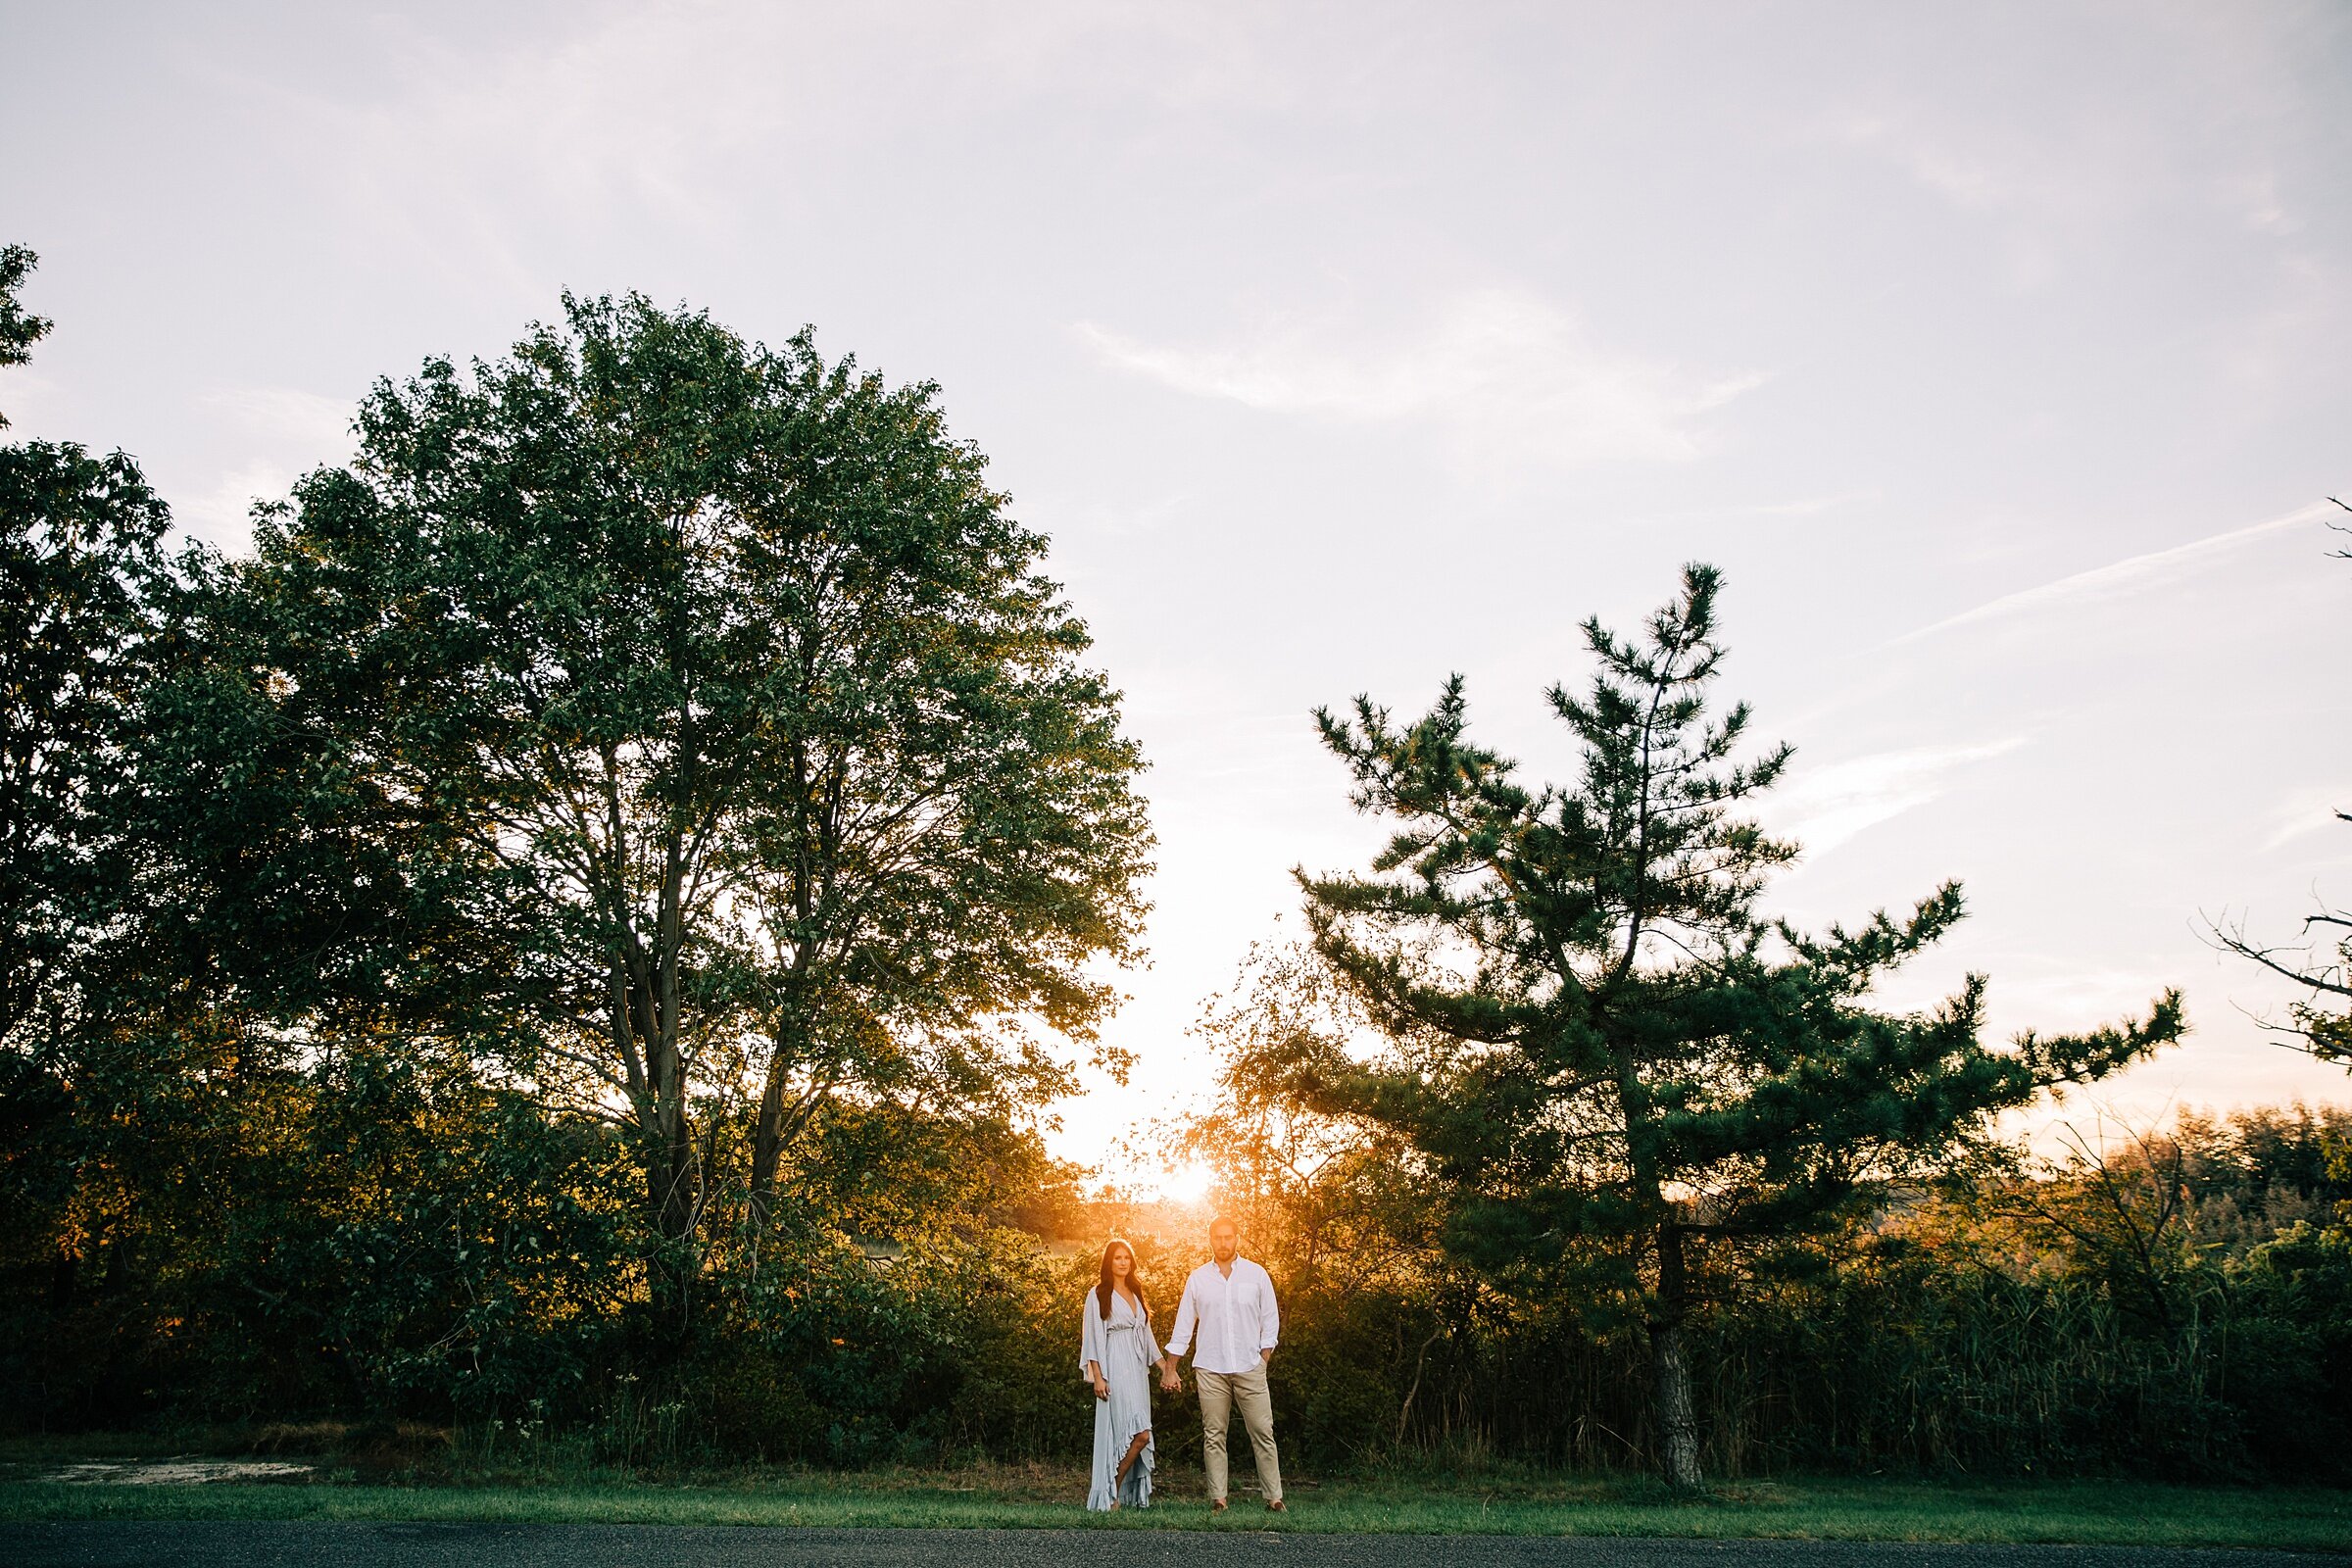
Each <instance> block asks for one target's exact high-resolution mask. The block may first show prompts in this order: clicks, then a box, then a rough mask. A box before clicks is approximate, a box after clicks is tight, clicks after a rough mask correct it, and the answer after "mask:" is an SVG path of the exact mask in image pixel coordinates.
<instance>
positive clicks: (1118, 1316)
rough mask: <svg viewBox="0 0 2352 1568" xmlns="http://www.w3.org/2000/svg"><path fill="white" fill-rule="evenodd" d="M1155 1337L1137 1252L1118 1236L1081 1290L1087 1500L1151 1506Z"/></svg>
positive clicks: (1106, 1505)
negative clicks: (1090, 1458)
mask: <svg viewBox="0 0 2352 1568" xmlns="http://www.w3.org/2000/svg"><path fill="white" fill-rule="evenodd" d="M1158 1361H1159V1341H1158V1340H1156V1339H1154V1338H1153V1337H1152V1308H1151V1305H1150V1303H1148V1302H1147V1301H1145V1299H1144V1287H1143V1282H1142V1281H1141V1280H1139V1279H1138V1278H1136V1273H1135V1249H1134V1248H1132V1247H1129V1246H1128V1245H1127V1244H1126V1243H1125V1242H1122V1241H1119V1240H1118V1239H1116V1238H1115V1237H1114V1238H1113V1239H1112V1240H1111V1243H1110V1245H1109V1246H1107V1247H1105V1248H1103V1279H1102V1283H1101V1284H1099V1285H1097V1286H1096V1287H1095V1288H1094V1289H1093V1290H1091V1291H1089V1292H1087V1293H1086V1307H1085V1327H1084V1328H1083V1329H1082V1330H1081V1331H1080V1335H1079V1346H1078V1365H1079V1369H1080V1370H1079V1374H1078V1375H1079V1376H1080V1377H1082V1378H1084V1379H1085V1380H1086V1381H1087V1382H1088V1383H1089V1384H1090V1385H1092V1386H1093V1388H1094V1391H1095V1480H1094V1486H1093V1489H1092V1490H1090V1491H1089V1492H1088V1493H1087V1495H1086V1505H1087V1507H1089V1508H1090V1509H1093V1510H1094V1511H1095V1512H1097V1513H1103V1512H1106V1511H1108V1510H1111V1509H1114V1508H1117V1507H1119V1506H1121V1505H1122V1504H1124V1505H1126V1506H1128V1507H1131V1508H1149V1507H1150V1506H1152V1376H1151V1373H1152V1367H1153V1366H1154V1365H1156V1364H1157V1363H1158Z"/></svg>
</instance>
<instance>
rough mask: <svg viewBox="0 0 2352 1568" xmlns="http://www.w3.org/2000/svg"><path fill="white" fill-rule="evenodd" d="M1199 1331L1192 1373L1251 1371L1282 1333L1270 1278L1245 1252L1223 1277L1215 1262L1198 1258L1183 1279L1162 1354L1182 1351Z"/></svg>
mask: <svg viewBox="0 0 2352 1568" xmlns="http://www.w3.org/2000/svg"><path fill="white" fill-rule="evenodd" d="M1196 1330H1197V1331H1198V1332H1199V1334H1200V1337H1201V1343H1200V1345H1199V1346H1198V1347H1197V1348H1195V1349H1194V1351H1193V1370H1195V1371H1196V1372H1224V1373H1228V1374H1231V1373H1239V1372H1254V1371H1256V1370H1257V1368H1258V1363H1259V1362H1260V1361H1261V1360H1263V1359H1264V1357H1263V1356H1262V1355H1261V1354H1260V1352H1261V1351H1265V1350H1271V1349H1272V1348H1274V1346H1275V1344H1276V1343H1277V1342H1278V1341H1279V1340H1280V1339H1281V1338H1282V1313H1281V1312H1280V1311H1279V1310H1278V1309H1277V1308H1276V1307H1275V1305H1274V1281H1273V1279H1272V1277H1271V1276H1269V1275H1268V1274H1267V1273H1266V1271H1265V1270H1264V1269H1262V1268H1260V1267H1258V1266H1257V1265H1256V1264H1255V1263H1252V1262H1250V1259H1248V1258H1246V1257H1237V1258H1235V1259H1234V1260H1233V1273H1232V1275H1231V1276H1230V1277H1228V1276H1227V1275H1226V1274H1225V1273H1224V1271H1222V1270H1221V1269H1219V1268H1218V1267H1217V1265H1216V1264H1214V1263H1203V1264H1201V1266H1200V1267H1199V1268H1197V1269H1195V1270H1193V1277H1192V1278H1191V1279H1189V1280H1186V1281H1185V1282H1184V1299H1183V1300H1182V1301H1180V1302H1178V1303H1177V1306H1176V1328H1175V1332H1174V1333H1173V1334H1172V1335H1171V1336H1170V1337H1169V1340H1168V1346H1167V1353H1168V1354H1170V1355H1172V1356H1173V1355H1182V1354H1183V1353H1184V1350H1185V1347H1186V1346H1188V1345H1191V1344H1192V1343H1193V1335H1194V1333H1195V1331H1196Z"/></svg>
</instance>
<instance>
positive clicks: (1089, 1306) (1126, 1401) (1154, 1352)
mask: <svg viewBox="0 0 2352 1568" xmlns="http://www.w3.org/2000/svg"><path fill="white" fill-rule="evenodd" d="M1241 1244H1242V1234H1241V1229H1240V1227H1238V1226H1236V1225H1235V1224H1234V1222H1233V1221H1231V1220H1229V1219H1219V1220H1216V1221H1214V1222H1213V1223H1211V1224H1210V1226H1209V1227H1208V1250H1209V1258H1210V1260H1209V1261H1208V1262H1206V1263H1203V1264H1201V1266H1200V1267H1199V1268H1197V1269H1195V1270H1193V1274H1192V1278H1190V1279H1188V1280H1186V1281H1185V1282H1184V1297H1183V1299H1181V1300H1180V1301H1178V1302H1177V1305H1176V1325H1175V1332H1174V1333H1173V1334H1172V1335H1171V1336H1170V1337H1169V1340H1168V1343H1167V1348H1165V1349H1162V1348H1160V1345H1159V1343H1158V1341H1157V1340H1155V1339H1154V1338H1153V1337H1152V1307H1151V1303H1150V1302H1149V1301H1147V1300H1146V1299H1145V1298H1144V1287H1143V1281H1142V1280H1141V1279H1139V1278H1138V1277H1137V1275H1136V1271H1135V1250H1134V1249H1133V1248H1131V1247H1129V1246H1128V1245H1127V1244H1126V1243H1125V1242H1122V1241H1117V1240H1113V1241H1112V1242H1111V1243H1110V1245H1109V1246H1107V1247H1105V1248H1103V1279H1102V1283H1100V1284H1098V1285H1097V1286H1096V1287H1095V1288H1094V1289H1093V1290H1091V1291H1089V1292H1087V1293H1086V1307H1085V1327H1084V1329H1083V1330H1082V1331H1081V1336H1080V1342H1079V1350H1078V1364H1079V1367H1080V1369H1081V1370H1080V1373H1079V1375H1080V1376H1081V1377H1083V1378H1084V1379H1085V1380H1086V1381H1087V1382H1088V1383H1090V1384H1092V1385H1093V1386H1094V1390H1095V1477H1094V1486H1093V1489H1092V1490H1091V1491H1089V1492H1088V1494H1087V1497H1086V1505H1087V1507H1089V1508H1091V1509H1094V1510H1096V1511H1098V1512H1101V1511H1104V1510H1107V1509H1113V1508H1118V1507H1121V1506H1126V1507H1130V1508H1147V1507H1150V1506H1151V1504H1152V1377H1151V1374H1152V1368H1154V1367H1157V1368H1158V1370H1159V1386H1160V1387H1161V1388H1162V1389H1164V1390H1166V1391H1167V1392H1168V1393H1170V1394H1174V1393H1176V1392H1178V1391H1179V1390H1181V1389H1182V1388H1183V1387H1184V1380H1183V1378H1182V1377H1180V1376H1179V1375H1178V1373H1177V1370H1176V1363H1177V1359H1178V1358H1179V1357H1180V1356H1182V1355H1183V1354H1184V1352H1185V1350H1186V1349H1187V1348H1191V1350H1192V1352H1193V1381H1194V1383H1195V1384H1196V1385H1197V1386H1198V1388H1199V1389H1200V1393H1201V1448H1202V1454H1201V1460H1202V1463H1201V1469H1202V1470H1203V1471H1204V1472H1205V1473H1206V1475H1207V1478H1208V1501H1209V1506H1210V1507H1212V1508H1214V1509H1216V1510H1218V1511H1219V1512H1223V1511H1224V1508H1225V1434H1226V1429H1227V1428H1228V1427H1229V1426H1231V1425H1232V1422H1233V1412H1234V1410H1235V1409H1236V1408H1237V1407H1238V1408H1239V1409H1240V1410H1241V1413H1242V1426H1243V1428H1244V1429H1245V1430H1246V1431H1248V1432H1249V1434H1250V1447H1251V1448H1252V1449H1253V1450H1255V1452H1256V1454H1257V1481H1258V1488H1259V1490H1260V1491H1261V1492H1262V1493H1264V1495H1265V1498H1266V1507H1267V1509H1268V1511H1270V1512H1273V1513H1280V1512H1282V1511H1283V1504H1282V1464H1281V1461H1280V1460H1279V1459H1277V1458H1276V1456H1275V1453H1274V1401H1273V1400H1272V1399H1271V1398H1270V1397H1268V1396H1267V1393H1266V1363H1267V1362H1268V1361H1270V1360H1271V1359H1273V1355H1274V1346H1275V1342H1276V1341H1277V1340H1278V1339H1279V1338H1280V1337H1281V1329H1282V1314H1281V1313H1280V1312H1279V1311H1278V1310H1277V1309H1276V1308H1275V1305H1274V1281H1273V1280H1272V1279H1271V1278H1269V1277H1268V1276H1267V1274H1266V1271H1265V1270H1264V1269H1262V1268H1260V1267H1258V1266H1257V1265H1256V1264H1255V1263H1252V1262H1250V1259H1248V1258H1246V1257H1244V1256H1242V1255H1241V1250H1242V1246H1241Z"/></svg>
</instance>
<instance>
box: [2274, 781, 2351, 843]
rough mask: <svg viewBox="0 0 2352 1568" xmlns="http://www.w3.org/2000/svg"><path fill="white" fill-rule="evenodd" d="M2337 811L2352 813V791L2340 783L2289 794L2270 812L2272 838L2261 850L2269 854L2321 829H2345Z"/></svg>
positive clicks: (2310, 785) (2312, 786)
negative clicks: (2269, 851)
mask: <svg viewBox="0 0 2352 1568" xmlns="http://www.w3.org/2000/svg"><path fill="white" fill-rule="evenodd" d="M2338 811H2352V788H2346V787H2345V786H2343V785H2340V784H2307V785H2305V786H2304V787H2303V788H2301V789H2298V790H2294V791H2292V792H2290V793H2289V794H2288V795H2287V797H2286V799H2285V800H2283V801H2280V802H2279V803H2278V809H2276V810H2274V811H2273V812H2272V813H2271V836H2270V837H2269V838H2267V839H2265V840H2263V843H2262V847H2263V849H2265V850H2266V851H2268V850H2282V849H2284V848H2286V847H2287V846H2288V845H2289V844H2292V843H2294V842H2295V840H2297V839H2299V838H2303V837H2305V836H2306V835H2308V834H2312V833H2317V832H2318V831H2320V829H2322V828H2329V827H2331V828H2338V829H2342V828H2343V823H2342V821H2341V820H2340V819H2339V818H2338V817H2337V816H2336V814H2335V813H2336V812H2338ZM2347 831H2352V830H2347Z"/></svg>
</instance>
